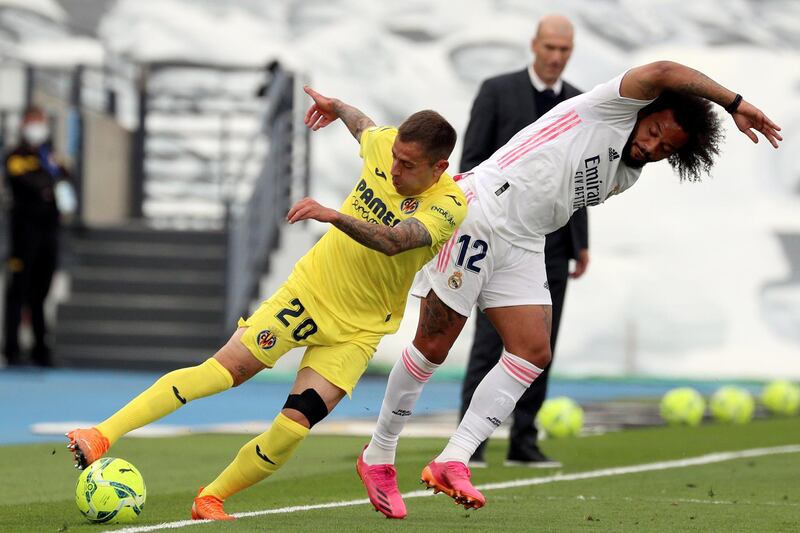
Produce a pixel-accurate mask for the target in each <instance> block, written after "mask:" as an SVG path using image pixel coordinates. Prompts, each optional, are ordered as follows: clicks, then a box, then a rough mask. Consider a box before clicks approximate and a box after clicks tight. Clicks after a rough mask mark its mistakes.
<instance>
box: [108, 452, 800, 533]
mask: <svg viewBox="0 0 800 533" xmlns="http://www.w3.org/2000/svg"><path fill="white" fill-rule="evenodd" d="M798 452H800V444H791V445H787V446H775V447H772V448H753V449H750V450H739V451H735V452H719V453H710V454H707V455H701V456H699V457H692V458H689V459H676V460H673V461H659V462H657V463H645V464H640V465H631V466H620V467H615V468H602V469H599V470H590V471H588V472H575V473H573V474H555V475H552V476H545V477H534V478H527V479H517V480H513V481H503V482H500V483H486V484H484V485H478V486H477V487H476V488H478V489H480V490H483V491H490V490H502V489H510V488H516V487H528V486H531V485H544V484H546V483H555V482H557V481H577V480H582V479H593V478H600V477H610V476H620V475H624V474H639V473H642V472H653V471H657V470H667V469H670V468H685V467H687V466H698V465H707V464H712V463H721V462H724V461H731V460H733V459H744V458H747V457H762V456H765V455H779V454H784V453H798ZM422 496H433V494H432V493H431V492H429V491H426V490H416V491H413V492H407V493H405V494H403V498H419V497H422ZM368 503H369V499H367V498H362V499H359V500H348V501H341V502H330V503H320V504H316V505H294V506H291V507H280V508H278V509H265V510H263V511H249V512H246V513H235V514H234V515H233V516H235V517H237V518H245V517H250V516H262V515H269V514H288V513H297V512H300V511H314V510H317V509H333V508H339V507H352V506H353V505H366V504H368ZM210 523H211V521H210V520H179V521H177V522H163V523H161V524H154V525H152V526H133V527H126V528H122V529H115V530H109V531H113V532H114V533H140V532H141V533H144V532H146V531H158V530H161V529H178V528H182V527H188V526H196V525H202V524H210Z"/></svg>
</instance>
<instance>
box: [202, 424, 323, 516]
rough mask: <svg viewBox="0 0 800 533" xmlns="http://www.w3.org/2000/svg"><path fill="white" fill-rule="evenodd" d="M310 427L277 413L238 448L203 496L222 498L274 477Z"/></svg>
mask: <svg viewBox="0 0 800 533" xmlns="http://www.w3.org/2000/svg"><path fill="white" fill-rule="evenodd" d="M309 431H310V430H309V429H308V428H307V427H305V426H303V425H302V424H298V423H297V422H295V421H294V420H292V419H291V418H289V417H287V416H284V415H283V413H278V416H276V417H275V420H273V421H272V426H270V428H269V429H268V430H267V431H266V432H264V433H262V434H261V435H259V436H258V437H256V438H254V439H253V440H251V441H250V442H248V443H247V444H245V445H244V446H242V448H241V449H240V450H239V453H238V454H237V455H236V458H235V459H234V460H233V462H232V463H231V464H229V465H228V466H227V468H225V470H223V471H222V473H221V474H220V475H219V476H217V479H215V480H214V481H213V482H212V483H211V484H209V485H208V486H207V487H206V488H205V489H204V490H203V492H202V493H201V494H200V496H216V497H217V498H219V499H220V500H225V499H226V498H227V497H229V496H231V495H233V494H236V493H237V492H239V491H240V490H244V489H246V488H247V487H249V486H251V485H255V484H256V483H258V482H259V481H261V480H262V479H264V478H266V477H269V476H271V475H272V474H274V473H275V471H276V470H278V469H279V468H280V467H281V466H283V465H284V464H285V463H286V461H288V460H289V459H290V458H291V457H292V455H293V454H294V451H295V450H296V449H297V446H299V445H300V442H302V440H303V439H305V438H306V435H308V432H309Z"/></svg>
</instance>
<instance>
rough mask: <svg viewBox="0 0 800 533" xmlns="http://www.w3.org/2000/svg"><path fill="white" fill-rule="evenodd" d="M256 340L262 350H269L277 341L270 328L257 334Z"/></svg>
mask: <svg viewBox="0 0 800 533" xmlns="http://www.w3.org/2000/svg"><path fill="white" fill-rule="evenodd" d="M256 341H257V342H258V347H259V348H261V349H262V350H269V349H270V348H272V347H273V346H275V343H276V342H278V338H277V337H276V336H275V334H274V333H272V332H271V331H270V330H268V329H265V330H264V331H262V332H261V333H259V334H258V336H257V337H256Z"/></svg>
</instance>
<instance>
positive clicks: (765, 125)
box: [619, 61, 783, 148]
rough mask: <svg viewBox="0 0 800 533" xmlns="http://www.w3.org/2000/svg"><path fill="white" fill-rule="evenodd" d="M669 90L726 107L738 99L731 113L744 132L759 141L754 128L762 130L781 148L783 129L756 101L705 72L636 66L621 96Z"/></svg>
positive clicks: (668, 65)
mask: <svg viewBox="0 0 800 533" xmlns="http://www.w3.org/2000/svg"><path fill="white" fill-rule="evenodd" d="M665 90H670V91H675V92H678V93H683V94H692V95H695V96H700V97H702V98H705V99H706V100H711V101H712V102H714V103H716V104H719V105H720V106H722V107H727V106H730V105H731V104H733V103H734V100H735V99H738V100H740V102H739V104H738V107H736V110H735V111H734V112H733V113H731V116H732V117H733V120H734V122H736V127H738V128H739V130H740V131H741V132H742V133H744V134H745V135H747V136H748V137H749V138H750V140H752V141H753V142H756V143H757V142H758V137H756V134H755V133H753V132H752V131H751V129H755V130H758V131H759V132H761V134H762V135H764V137H766V139H767V140H768V141H769V142H770V143H771V144H772V146H774V147H775V148H777V147H778V141H781V140H783V138H782V137H781V135H780V134H779V133H778V132H779V131H780V129H781V128H780V127H779V126H778V125H777V124H775V123H774V122H772V121H771V120H770V119H769V118H768V117H767V116H766V115H765V114H764V113H763V112H762V111H761V110H759V109H758V108H757V107H755V106H754V105H753V104H751V103H749V102H747V101H745V100H743V99H741V97H740V96H738V95H737V94H736V93H735V92H733V91H731V90H730V89H726V88H725V87H723V86H722V85H720V84H719V83H717V82H715V81H714V80H712V79H711V78H709V77H708V76H706V75H705V74H703V73H702V72H700V71H698V70H694V69H693V68H689V67H687V66H685V65H681V64H680V63H675V62H673V61H656V62H655V63H649V64H647V65H642V66H640V67H636V68H632V69H631V70H629V71H628V72H627V73H625V76H624V77H623V79H622V83H621V84H620V87H619V93H620V95H621V96H625V97H627V98H635V99H637V100H650V99H653V98H657V97H658V95H660V94H661V93H662V92H663V91H665Z"/></svg>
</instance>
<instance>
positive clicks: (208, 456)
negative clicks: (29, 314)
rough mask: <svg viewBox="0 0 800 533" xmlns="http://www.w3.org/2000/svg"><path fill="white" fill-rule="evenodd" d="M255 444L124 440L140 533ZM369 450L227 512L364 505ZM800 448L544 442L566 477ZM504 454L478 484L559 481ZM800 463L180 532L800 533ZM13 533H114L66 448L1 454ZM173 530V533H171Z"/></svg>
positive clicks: (421, 460) (3, 509) (797, 422)
mask: <svg viewBox="0 0 800 533" xmlns="http://www.w3.org/2000/svg"><path fill="white" fill-rule="evenodd" d="M249 438H250V437H249V436H245V435H196V436H190V437H177V438H164V439H123V440H122V441H120V442H119V443H118V444H117V445H116V446H115V447H114V448H113V449H112V453H111V454H110V455H112V456H115V457H122V458H125V459H127V460H129V461H131V462H132V463H133V464H135V465H136V466H137V467H138V468H139V469H140V470H141V472H142V474H143V475H144V477H145V481H146V483H147V488H148V498H147V504H146V506H145V510H144V512H143V514H142V516H140V517H139V520H138V522H136V523H135V524H133V525H135V526H146V525H154V524H159V523H163V522H173V521H178V520H184V519H187V518H188V517H189V508H190V506H191V502H192V498H193V497H194V495H195V493H196V491H197V488H198V487H199V486H201V485H202V484H204V483H207V482H209V481H210V480H211V479H213V478H214V477H215V476H216V474H217V473H218V472H219V471H220V470H221V469H222V468H223V467H224V466H225V465H227V463H228V462H229V460H230V459H231V458H232V457H233V456H234V455H235V453H236V452H237V451H238V449H239V447H240V446H241V445H242V444H243V443H244V442H246V441H247V440H248V439H249ZM366 441H367V439H366V438H362V437H328V436H314V435H311V436H310V437H309V438H308V439H307V440H306V442H304V443H303V445H302V446H301V448H300V450H299V452H298V453H297V455H296V456H295V457H294V458H293V459H292V461H291V462H290V463H289V464H288V465H287V466H286V467H284V469H283V470H281V471H279V472H278V473H277V474H276V475H275V476H273V477H272V478H271V479H268V480H267V481H265V482H262V483H261V484H259V485H257V486H255V487H253V488H251V489H249V490H247V491H245V492H242V493H240V494H238V495H236V496H234V497H232V498H231V499H230V500H229V501H228V502H227V503H226V510H227V511H228V512H232V513H237V512H245V511H258V510H265V509H275V508H282V507H289V506H295V505H313V504H321V503H326V502H337V501H347V500H356V499H361V498H365V492H364V490H363V488H362V486H361V483H360V481H359V480H358V477H357V476H356V474H355V468H354V460H355V457H356V455H357V454H358V453H359V451H360V450H361V447H362V446H363V445H364V443H365V442H366ZM785 444H800V419H798V418H792V419H772V420H757V421H755V422H753V423H751V424H749V425H746V426H723V425H717V424H706V425H702V426H700V427H697V428H666V427H664V428H650V429H638V430H627V431H623V432H615V433H609V434H606V435H600V436H591V437H583V438H571V439H564V440H560V441H556V440H552V441H545V442H544V443H543V448H544V449H545V451H546V452H548V453H550V454H551V455H553V456H554V457H557V458H558V459H560V460H562V461H563V462H564V464H565V465H566V466H565V467H564V468H563V469H561V470H560V471H561V472H563V473H564V474H569V473H576V472H583V471H592V470H598V469H602V468H609V467H620V466H626V465H638V464H644V463H652V462H656V461H666V460H674V459H681V458H689V457H696V456H701V455H704V454H709V453H714V452H721V451H732V450H744V449H751V448H761V447H770V446H779V445H785ZM443 445H444V441H443V440H442V439H402V440H401V444H400V450H399V454H398V458H399V461H398V465H397V466H398V471H399V482H400V489H401V491H403V492H404V493H405V492H410V491H416V490H419V489H420V488H421V485H419V484H418V475H419V472H420V470H421V469H422V467H423V466H424V465H425V463H426V462H427V461H429V460H430V459H431V458H432V457H433V456H434V455H436V453H437V452H438V451H439V450H440V449H441V448H442V446H443ZM504 446H505V443H504V442H503V441H502V440H495V441H493V442H492V444H491V446H490V448H489V451H488V459H489V462H490V464H491V465H496V466H494V467H491V468H488V469H481V470H474V471H473V480H474V482H475V483H476V484H478V485H480V484H486V483H494V482H502V481H508V480H514V479H524V478H531V477H535V476H550V475H552V474H553V473H554V471H553V470H538V469H528V468H519V467H517V468H507V467H503V466H502V460H503V454H504ZM798 467H800V453H788V454H778V455H769V456H762V457H753V458H743V459H734V460H730V461H725V462H718V463H713V464H707V465H700V466H692V467H683V468H670V469H665V470H658V471H650V472H643V473H636V474H624V475H616V476H608V477H598V478H594V479H584V480H572V481H556V482H552V483H547V484H541V485H534V486H526V487H517V488H506V489H499V490H489V491H486V492H485V495H486V497H487V500H488V501H487V505H486V507H485V508H483V509H480V510H473V511H465V510H464V509H463V508H461V507H457V506H456V505H455V504H454V503H453V502H452V501H451V500H450V499H449V498H447V497H445V496H444V495H438V496H435V497H418V498H410V499H408V500H407V501H406V504H407V506H408V511H409V516H408V517H407V518H406V519H405V520H402V521H397V520H387V519H385V518H383V516H382V515H380V514H378V513H375V512H374V511H373V510H372V508H371V506H369V505H366V504H364V505H354V506H349V507H340V508H332V509H319V510H308V511H300V512H294V513H288V514H269V515H262V516H254V517H246V518H241V519H239V520H238V521H236V522H235V523H215V524H198V525H195V526H192V527H190V528H186V527H184V528H180V529H178V530H186V529H188V530H189V531H197V532H203V533H205V532H212V531H214V532H216V531H264V530H271V531H298V532H300V531H426V532H439V531H503V532H505V531H566V532H572V531H615V532H617V531H637V532H638V531H647V532H655V531H665V532H667V531H668V532H674V531H698V532H700V531H702V532H708V531H724V532H725V533H732V532H737V531H743V532H751V531H769V532H779V531H787V532H788V531H797V530H798V528H799V527H800V482H798V480H800V477H798V476H799V474H798V471H799V470H798ZM0 472H2V473H3V482H2V483H1V484H0V531H8V532H17V531H20V532H21V531H35V532H47V531H50V532H58V531H61V532H64V531H76V532H82V531H95V532H97V531H105V530H107V529H119V528H122V527H125V526H123V525H119V526H108V525H105V526H104V525H101V526H97V525H91V524H89V523H88V522H85V521H84V519H83V517H81V516H80V515H79V513H78V511H77V509H76V507H75V503H74V486H75V481H76V479H77V476H78V474H77V472H76V471H75V470H74V469H73V468H72V466H71V462H70V457H69V454H68V452H67V450H66V448H65V443H64V442H58V443H57V444H55V443H54V444H37V445H26V446H3V447H0ZM170 531H174V530H170Z"/></svg>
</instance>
